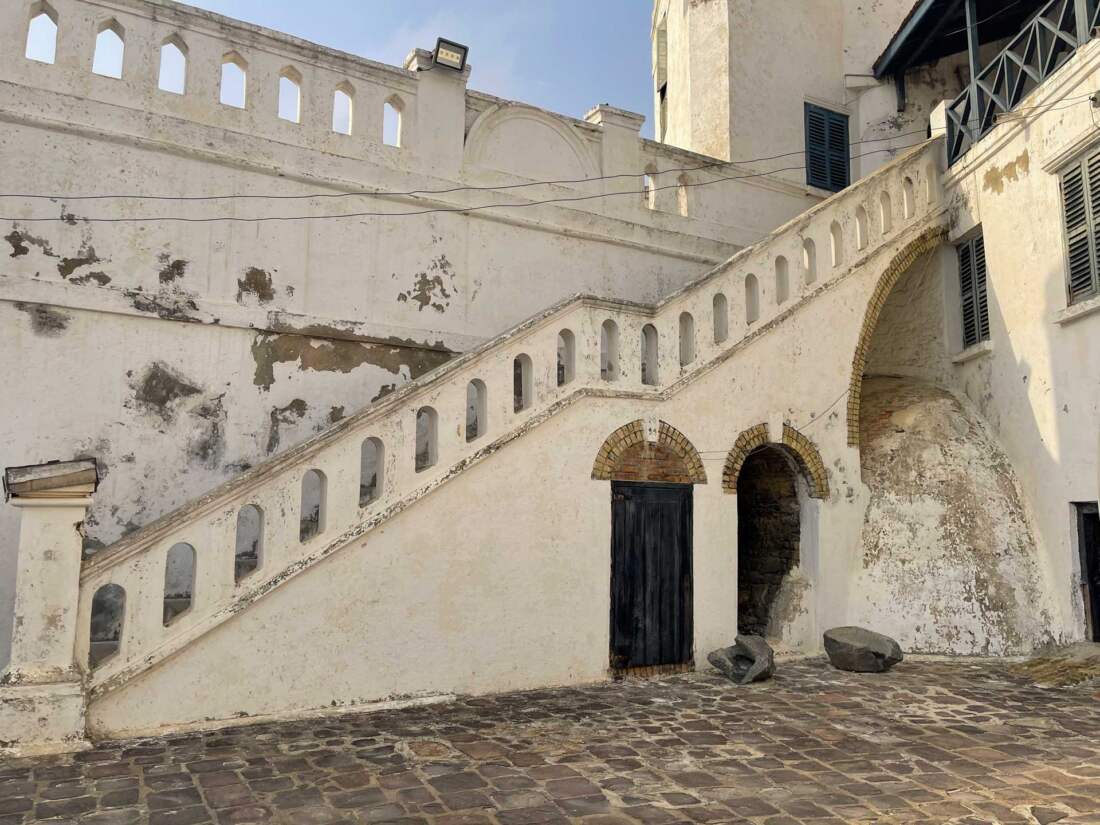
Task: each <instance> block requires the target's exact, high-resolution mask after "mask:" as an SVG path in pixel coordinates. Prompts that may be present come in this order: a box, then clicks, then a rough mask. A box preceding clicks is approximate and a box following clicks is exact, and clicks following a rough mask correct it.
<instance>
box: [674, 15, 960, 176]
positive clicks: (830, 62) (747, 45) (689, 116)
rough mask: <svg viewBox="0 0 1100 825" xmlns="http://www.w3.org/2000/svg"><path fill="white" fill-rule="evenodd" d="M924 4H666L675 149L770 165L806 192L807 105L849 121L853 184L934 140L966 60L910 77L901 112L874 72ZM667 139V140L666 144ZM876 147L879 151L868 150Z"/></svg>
mask: <svg viewBox="0 0 1100 825" xmlns="http://www.w3.org/2000/svg"><path fill="white" fill-rule="evenodd" d="M914 2H915V0H875V2H859V3H857V2H851V0H799V2H797V3H793V2H788V3H782V4H780V5H772V4H767V3H761V2H759V0H704V1H703V2H699V0H655V2H654V11H653V30H654V38H653V40H654V54H653V61H654V80H655V98H654V99H655V111H656V112H658V115H659V114H660V112H661V100H660V95H659V93H658V92H657V91H656V88H657V82H658V78H657V75H658V65H659V59H658V54H657V47H656V44H657V42H658V32H660V31H661V30H662V28H663V29H664V30H665V31H667V42H668V52H667V54H668V57H667V61H668V89H667V95H666V97H667V104H666V105H667V110H668V115H667V118H668V128H667V131H666V132H665V133H664V139H665V140H666V141H667V142H669V143H672V144H674V145H676V146H684V147H687V148H689V149H693V150H695V151H699V152H705V153H707V154H711V155H714V156H715V157H720V158H726V159H731V160H734V159H736V160H740V161H744V162H749V161H750V160H751V159H754V158H771V157H774V156H775V155H779V154H782V153H787V152H789V153H791V154H790V155H788V156H786V157H782V158H779V159H778V160H773V161H768V162H761V163H760V167H761V168H764V169H783V168H785V167H798V168H794V169H788V170H786V171H783V172H782V173H781V174H782V176H783V177H784V178H785V179H787V180H790V181H791V182H794V183H799V184H805V181H806V173H805V171H804V170H803V169H802V168H801V167H802V166H803V161H802V156H801V154H799V153H800V152H801V151H802V149H803V148H804V131H805V126H804V116H805V115H804V106H805V104H806V103H813V104H816V105H819V106H824V107H825V108H828V109H832V110H833V111H837V112H841V113H843V114H847V115H849V118H850V130H851V134H850V137H851V141H852V143H853V144H856V145H854V146H853V147H852V174H853V177H861V176H863V175H867V174H870V173H871V172H872V171H874V170H875V169H877V168H879V167H880V166H881V165H883V164H884V163H886V162H888V161H889V160H890V157H891V155H890V154H889V153H887V152H880V151H878V150H882V149H886V148H888V147H899V146H912V145H914V144H916V143H919V142H920V141H921V140H923V138H924V136H925V135H924V131H925V129H926V128H927V126H928V118H929V115H930V113H931V111H932V108H933V107H934V106H935V105H936V104H937V103H939V102H940V101H941V100H943V99H945V98H953V97H955V96H956V95H957V94H958V93H959V92H960V91H961V87H960V86H959V75H958V73H957V71H956V68H957V67H958V66H959V65H961V64H963V61H962V60H961V59H959V58H950V59H947V60H942V61H939V62H938V63H937V64H935V65H934V66H931V67H926V68H921V69H918V70H915V71H911V72H909V73H908V75H907V79H906V82H907V106H906V107H905V110H904V111H902V112H899V111H898V100H897V95H896V93H895V89H894V84H893V81H892V80H888V81H886V82H880V81H877V80H875V79H874V77H872V76H871V74H872V67H873V64H874V62H875V60H876V58H878V56H879V55H880V54H881V53H882V52H883V50H884V49H885V48H886V45H887V43H888V42H889V40H890V38H891V37H892V36H893V34H894V33H895V32H896V31H897V29H898V27H899V26H900V25H901V23H902V21H903V20H904V19H905V16H906V15H907V14H908V13H909V11H910V10H911V9H912V8H913V5H914ZM658 134H660V133H658ZM865 141H868V142H865Z"/></svg>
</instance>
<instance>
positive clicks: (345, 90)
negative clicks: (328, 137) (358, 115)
mask: <svg viewBox="0 0 1100 825" xmlns="http://www.w3.org/2000/svg"><path fill="white" fill-rule="evenodd" d="M354 118H355V92H354V90H353V89H352V88H351V86H350V85H348V84H347V83H342V84H340V85H339V86H337V87H336V91H335V92H333V93H332V131H334V132H336V133H337V134H340V135H350V134H351V131H352V124H353V121H354Z"/></svg>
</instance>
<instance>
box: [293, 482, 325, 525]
mask: <svg viewBox="0 0 1100 825" xmlns="http://www.w3.org/2000/svg"><path fill="white" fill-rule="evenodd" d="M299 519H300V520H299V524H298V538H299V540H301V541H309V540H310V539H311V538H314V537H315V536H319V535H321V533H323V532H324V531H325V474H324V473H322V472H321V471H320V470H310V471H309V472H307V473H306V474H305V475H304V476H302V510H301V515H300V517H299Z"/></svg>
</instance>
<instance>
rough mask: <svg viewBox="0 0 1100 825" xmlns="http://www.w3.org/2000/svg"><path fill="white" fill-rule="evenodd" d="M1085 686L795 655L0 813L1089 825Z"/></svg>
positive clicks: (1097, 765)
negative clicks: (845, 664) (765, 664)
mask: <svg viewBox="0 0 1100 825" xmlns="http://www.w3.org/2000/svg"><path fill="white" fill-rule="evenodd" d="M1096 690H1097V688H1096V687H1095V686H1094V687H1092V688H1086V687H1077V688H1059V689H1040V688H1037V687H1035V686H1032V685H1031V684H1029V683H1028V682H1027V681H1026V680H1025V679H1023V678H1022V677H1020V676H1015V675H1011V674H1010V673H1009V672H1008V671H1007V670H1006V669H1005V668H1003V667H1001V666H999V665H994V664H975V663H972V662H971V663H964V662H947V663H938V662H937V663H931V662H906V663H904V664H902V665H901V666H899V667H898V668H897V669H896V670H895V671H894V672H893V673H891V674H887V675H880V676H857V675H854V674H845V673H840V672H838V671H835V670H832V669H830V668H829V667H828V665H827V664H826V663H824V662H822V661H809V662H802V663H798V664H789V665H783V666H781V668H780V672H779V674H778V675H777V677H776V679H775V680H774V681H772V682H771V683H768V684H765V685H759V686H754V687H749V688H738V687H735V686H733V685H731V684H729V683H725V682H722V681H721V680H719V679H718V678H717V677H715V676H711V675H706V674H687V675H682V676H672V677H667V678H664V679H659V680H652V681H627V682H624V683H619V684H603V685H594V686H591V687H584V688H579V689H559V690H545V691H537V692H533V693H522V694H510V695H506V696H496V697H488V698H477V699H466V700H462V701H459V702H456V703H454V704H449V705H436V706H431V707H419V708H408V709H405V710H400V711H388V712H383V713H375V714H361V715H355V716H343V717H338V718H327V719H320V720H317V719H315V720H310V721H302V722H290V723H279V724H262V725H253V726H250V727H244V728H237V729H232V730H228V731H221V732H213V733H206V734H196V735H190V736H180V737H174V738H168V739H156V740H142V741H140V742H128V743H117V744H108V745H103V746H100V747H98V748H97V749H96V750H93V751H90V752H87V753H82V754H78V755H76V756H66V757H52V758H49V759H37V760H15V761H8V762H2V763H0V825H14V823H20V825H22V823H28V822H39V821H50V822H54V823H62V822H64V823H81V825H85V824H86V825H92V823H96V825H128V824H129V823H150V825H198V823H218V825H241V824H242V823H251V822H273V823H293V824H294V825H310V824H311V823H374V822H388V823H439V825H482V824H485V825H526V824H527V823H564V822H581V823H587V825H613V824H614V823H623V825H627V824H628V823H634V824H635V825H636V824H637V823H643V825H661V824H662V823H732V822H737V823H747V822H751V823H757V824H758V825H759V824H760V823H764V824H765V825H793V824H794V823H812V825H825V823H836V822H879V823H894V822H897V823H901V822H906V823H909V822H934V823H948V822H958V823H965V824H966V825H977V824H978V823H1006V824H1007V823H1029V822H1030V823H1034V822H1042V823H1047V822H1053V821H1060V822H1062V823H1070V822H1072V823H1086V822H1092V823H1097V822H1100V700H1098V699H1097V697H1096ZM1034 806H1038V807H1034Z"/></svg>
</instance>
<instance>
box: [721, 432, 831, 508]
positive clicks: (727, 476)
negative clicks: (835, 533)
mask: <svg viewBox="0 0 1100 825" xmlns="http://www.w3.org/2000/svg"><path fill="white" fill-rule="evenodd" d="M762 447H774V448H776V449H779V450H782V451H783V452H784V453H785V454H786V455H787V456H788V457H790V458H791V459H792V460H793V461H794V463H795V464H796V465H797V467H798V469H799V472H800V473H802V477H803V480H805V482H806V485H807V487H808V488H809V494H810V497H811V498H820V499H825V498H828V497H829V474H828V473H827V472H826V470H825V464H824V462H823V461H822V460H821V453H820V452H819V451H818V449H817V447H816V446H815V445H814V443H813V442H812V441H810V439H808V438H806V436H804V435H802V433H800V432H799V431H798V430H796V429H795V428H794V427H792V426H791V425H790V424H784V425H783V436H782V440H781V441H772V440H771V438H770V436H769V433H768V425H767V424H757V425H756V426H755V427H749V429H747V430H745V431H744V432H742V433H741V434H740V435H739V436H737V440H736V441H734V442H733V448H732V449H731V450H730V451H729V454H728V455H727V456H726V463H725V465H724V466H723V468H722V489H723V490H724V491H725V492H726V493H729V494H733V495H736V493H737V480H738V478H739V477H740V475H741V468H742V467H743V466H744V464H745V461H746V460H747V459H748V457H749V456H750V455H751V454H752V453H754V452H755V451H757V450H759V449H760V448H762Z"/></svg>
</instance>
